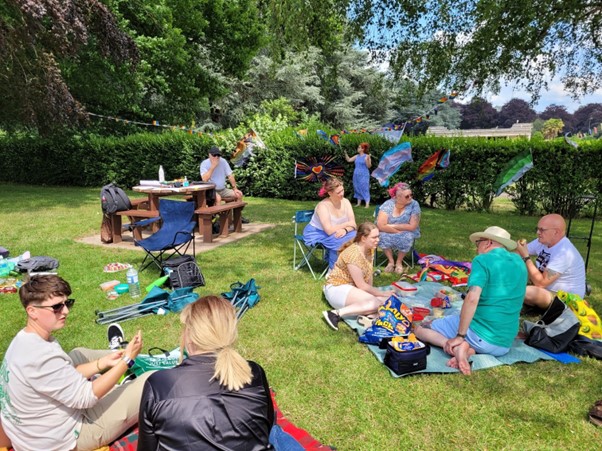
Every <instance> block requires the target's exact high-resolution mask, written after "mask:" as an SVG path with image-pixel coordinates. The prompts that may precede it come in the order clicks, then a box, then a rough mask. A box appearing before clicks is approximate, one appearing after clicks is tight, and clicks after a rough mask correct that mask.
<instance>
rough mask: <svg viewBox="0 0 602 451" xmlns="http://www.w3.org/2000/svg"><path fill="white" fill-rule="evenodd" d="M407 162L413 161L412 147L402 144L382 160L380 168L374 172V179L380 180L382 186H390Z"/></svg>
mask: <svg viewBox="0 0 602 451" xmlns="http://www.w3.org/2000/svg"><path fill="white" fill-rule="evenodd" d="M406 161H412V146H411V144H410V143H409V142H407V141H406V142H402V143H399V144H397V145H396V146H395V147H392V148H390V149H389V150H387V151H386V152H385V153H384V154H383V156H382V157H381V159H380V162H379V163H378V167H377V168H376V169H375V170H374V171H372V174H371V175H372V177H374V178H375V179H376V180H378V183H380V186H384V187H387V186H389V178H390V177H392V176H393V175H394V174H395V173H396V172H397V171H398V170H399V168H400V167H401V165H402V164H403V163H405V162H406Z"/></svg>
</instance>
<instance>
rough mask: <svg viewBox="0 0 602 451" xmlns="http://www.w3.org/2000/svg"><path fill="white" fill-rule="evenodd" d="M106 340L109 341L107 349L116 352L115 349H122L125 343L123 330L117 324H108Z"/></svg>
mask: <svg viewBox="0 0 602 451" xmlns="http://www.w3.org/2000/svg"><path fill="white" fill-rule="evenodd" d="M107 338H108V339H109V349H112V350H113V351H116V350H117V349H121V348H124V347H125V345H126V344H127V342H125V341H124V338H125V334H124V333H123V329H122V328H121V326H120V325H119V324H117V323H112V324H109V327H108V328H107Z"/></svg>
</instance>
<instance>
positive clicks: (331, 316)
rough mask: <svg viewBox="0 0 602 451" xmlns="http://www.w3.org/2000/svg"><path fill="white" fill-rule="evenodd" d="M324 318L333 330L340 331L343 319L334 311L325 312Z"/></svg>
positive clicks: (323, 313)
mask: <svg viewBox="0 0 602 451" xmlns="http://www.w3.org/2000/svg"><path fill="white" fill-rule="evenodd" d="M322 316H323V317H324V319H325V320H326V324H328V325H329V326H330V327H331V328H332V329H334V330H339V321H340V320H341V317H340V316H339V315H337V314H336V313H335V312H334V310H324V311H323V312H322Z"/></svg>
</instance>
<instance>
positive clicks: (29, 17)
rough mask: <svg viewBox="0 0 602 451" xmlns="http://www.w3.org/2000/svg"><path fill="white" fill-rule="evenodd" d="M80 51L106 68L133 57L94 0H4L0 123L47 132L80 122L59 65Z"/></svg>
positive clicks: (127, 62) (124, 36) (80, 112)
mask: <svg viewBox="0 0 602 451" xmlns="http://www.w3.org/2000/svg"><path fill="white" fill-rule="evenodd" d="M86 49H94V51H95V52H96V53H97V55H98V60H99V61H100V60H101V61H103V62H104V63H106V64H108V65H109V66H111V67H116V66H120V65H124V64H125V65H130V67H133V65H135V64H136V63H137V61H138V51H137V49H136V46H135V45H134V42H133V41H132V39H130V38H129V37H128V35H127V34H125V33H124V32H123V31H122V30H121V29H120V28H119V27H118V25H117V22H116V20H115V18H114V16H113V15H112V14H111V12H110V11H109V10H108V9H107V7H106V6H105V5H104V4H103V3H102V2H101V1H100V0H60V1H59V0H40V1H36V2H34V1H32V0H28V1H21V0H6V1H5V2H3V3H2V5H0V61H2V64H0V99H2V108H0V124H2V125H3V126H5V127H8V128H11V127H17V126H21V125H26V126H33V127H37V128H38V129H39V130H40V132H41V133H50V132H51V131H53V130H56V129H58V128H61V127H63V126H64V124H66V123H69V124H74V123H81V122H82V121H85V120H86V115H85V114H84V113H85V110H84V108H83V106H82V104H81V103H80V102H79V101H78V99H77V98H76V97H75V96H74V95H73V93H72V91H71V89H70V87H69V86H68V85H67V83H66V82H65V78H64V75H63V73H62V68H61V66H62V65H63V64H68V63H75V62H76V61H77V59H78V56H79V55H80V54H81V53H82V52H84V51H85V50H86Z"/></svg>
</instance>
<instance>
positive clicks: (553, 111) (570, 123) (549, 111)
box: [539, 104, 574, 133]
mask: <svg viewBox="0 0 602 451" xmlns="http://www.w3.org/2000/svg"><path fill="white" fill-rule="evenodd" d="M539 117H540V119H543V120H544V121H546V120H548V119H560V120H561V121H562V122H563V123H564V129H563V131H564V133H567V132H571V131H573V128H574V118H573V115H572V114H571V113H569V112H568V111H567V110H566V108H565V107H563V106H561V105H555V104H551V105H548V106H547V107H546V109H545V110H543V111H542V112H541V114H540V115H539Z"/></svg>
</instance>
